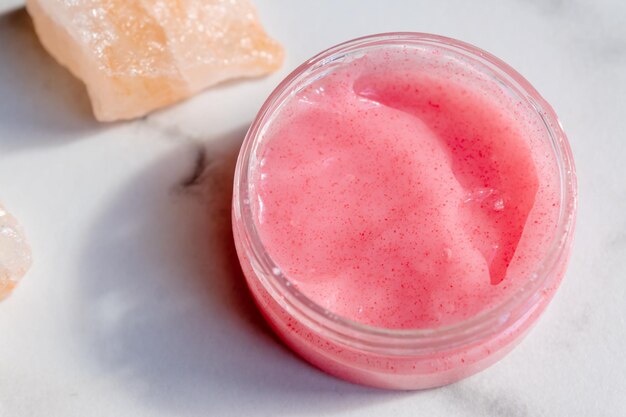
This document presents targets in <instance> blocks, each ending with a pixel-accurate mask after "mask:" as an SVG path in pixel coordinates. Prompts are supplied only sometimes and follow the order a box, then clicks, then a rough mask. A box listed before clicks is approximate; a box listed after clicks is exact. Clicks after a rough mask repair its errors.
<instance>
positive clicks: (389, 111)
mask: <svg viewBox="0 0 626 417" xmlns="http://www.w3.org/2000/svg"><path fill="white" fill-rule="evenodd" d="M419 58H420V54H419V51H416V50H414V49H405V50H395V51H386V52H377V53H372V54H369V55H368V56H367V57H366V58H361V59H357V60H355V61H354V62H352V63H351V64H349V65H347V66H346V67H343V68H341V69H338V70H336V71H335V72H333V73H331V74H329V75H328V76H326V77H324V78H322V79H320V80H318V81H316V82H314V83H312V84H311V85H309V86H308V87H307V88H306V89H304V90H302V91H300V92H299V93H298V94H297V95H296V97H294V98H293V99H292V100H291V101H290V102H289V104H288V105H287V106H286V107H285V108H284V109H283V110H282V112H281V113H280V115H279V116H278V117H277V118H276V120H275V121H274V122H273V123H272V124H271V125H270V126H269V128H268V130H267V132H266V133H265V135H264V137H263V140H264V143H265V146H264V148H263V149H262V150H261V154H260V156H261V158H262V159H261V167H260V168H259V170H258V174H257V178H256V181H255V182H256V193H257V195H256V199H255V201H256V204H257V206H256V213H257V222H258V225H257V227H258V230H259V234H260V237H261V240H262V241H263V243H264V245H265V248H266V250H267V252H268V253H269V255H270V256H271V257H272V259H273V260H274V261H275V262H276V264H277V265H278V266H279V268H280V269H281V270H282V271H283V273H284V274H285V275H286V276H287V277H288V278H289V279H290V280H291V281H292V282H293V284H294V285H296V286H297V288H299V289H300V291H302V292H303V293H304V294H305V295H307V296H308V297H309V298H311V299H312V300H313V301H315V302H317V303H319V304H320V305H322V306H324V308H326V309H328V310H330V311H332V312H333V313H335V314H338V315H340V316H343V317H347V318H349V319H352V320H354V321H358V322H360V323H363V324H369V325H372V326H379V327H386V328H402V329H410V328H432V327H438V326H444V325H448V324H453V323H455V322H457V321H460V320H464V319H467V318H469V317H472V316H474V315H476V314H477V313H479V312H480V311H483V310H486V309H489V308H491V307H493V306H494V305H495V304H497V303H498V301H499V300H501V299H502V298H503V297H505V296H506V295H507V294H508V293H510V292H512V291H515V290H516V289H518V288H519V286H520V284H523V282H519V280H520V279H521V278H522V277H523V276H528V274H526V275H524V274H522V275H520V274H509V273H508V271H509V269H511V270H516V271H523V272H527V273H530V272H532V269H533V268H534V267H535V265H536V264H537V262H538V261H539V260H540V257H541V256H542V255H543V251H537V250H536V249H533V248H537V247H538V246H539V247H541V246H544V245H545V242H548V241H549V239H550V238H551V237H552V235H553V234H554V231H555V228H556V224H557V220H558V215H559V193H558V192H559V183H558V181H559V178H558V168H557V165H556V162H555V160H554V156H553V154H552V152H551V149H550V148H549V147H550V145H549V143H548V142H546V141H545V140H544V138H543V135H545V133H544V132H543V126H541V121H540V120H537V119H536V118H533V117H532V115H529V114H528V113H529V111H528V109H524V108H522V107H521V106H520V105H519V104H518V103H516V102H515V101H513V100H509V99H507V97H505V96H504V95H502V93H500V94H498V91H491V93H492V94H485V91H484V90H483V89H481V88H480V83H481V81H482V82H484V80H482V79H481V77H480V75H479V74H472V72H471V71H468V70H467V69H463V68H450V67H449V66H442V67H439V66H438V65H436V63H435V64H432V63H431V64H430V67H429V68H428V71H424V70H421V71H414V70H412V69H413V68H415V65H416V62H415V61H416V60H418V61H419ZM461 71H462V72H461ZM461 75H462V76H463V77H464V78H465V79H464V80H463V82H462V83H461V81H460V80H459V79H458V78H459V77H460V76H461ZM531 211H532V213H531ZM522 239H524V240H525V242H521V240H522Z"/></svg>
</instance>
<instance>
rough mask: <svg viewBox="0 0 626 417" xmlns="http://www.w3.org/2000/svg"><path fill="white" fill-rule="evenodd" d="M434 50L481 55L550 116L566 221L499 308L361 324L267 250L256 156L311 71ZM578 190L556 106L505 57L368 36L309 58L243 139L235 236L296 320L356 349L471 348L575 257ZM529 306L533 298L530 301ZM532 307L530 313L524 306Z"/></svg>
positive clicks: (417, 38) (399, 36) (443, 42)
mask: <svg viewBox="0 0 626 417" xmlns="http://www.w3.org/2000/svg"><path fill="white" fill-rule="evenodd" d="M398 44H403V45H432V46H437V47H442V48H448V49H450V50H453V51H454V52H456V53H461V54H463V55H464V56H467V57H470V58H474V59H477V60H479V61H480V63H481V64H483V65H486V66H487V67H488V68H489V69H490V70H492V71H494V72H495V73H497V74H498V76H501V77H502V78H505V79H506V80H507V81H508V82H509V83H510V86H512V87H515V88H516V89H517V90H518V92H519V93H520V94H521V96H522V97H523V98H525V99H526V100H528V101H529V103H530V104H531V105H532V106H533V108H534V109H535V110H536V111H537V113H538V115H539V116H540V117H541V118H542V120H543V122H544V124H545V127H546V130H547V133H548V136H549V139H550V140H551V141H552V145H553V149H554V150H555V154H556V155H555V157H556V160H557V163H558V165H559V171H560V187H561V201H560V203H561V206H560V213H559V221H558V224H557V228H556V231H555V233H554V236H553V239H552V241H551V243H550V246H549V250H548V251H547V253H546V255H545V256H544V258H543V259H542V260H541V261H540V262H539V263H538V266H537V269H536V270H535V273H534V274H532V275H535V279H531V277H529V279H528V281H529V282H528V283H527V284H526V285H525V286H524V287H523V288H522V289H521V290H520V291H519V292H518V293H516V294H514V295H512V296H511V297H509V298H508V299H506V300H505V301H503V302H502V303H500V304H499V305H498V306H497V307H495V308H493V309H491V310H488V311H484V312H481V313H479V314H477V315H476V316H473V317H471V318H469V319H467V320H464V321H460V322H458V323H454V324H452V325H449V326H443V327H439V328H428V329H389V328H383V327H375V326H369V325H366V324H362V323H358V322H356V321H353V320H350V319H348V318H345V317H341V316H338V315H335V314H333V313H332V312H331V311H328V310H326V309H324V308H323V307H322V306H320V305H319V304H317V303H315V302H314V301H312V300H311V299H310V298H308V297H307V296H306V295H305V294H303V293H302V292H300V291H299V290H298V289H297V288H296V286H294V285H292V283H291V282H290V281H289V279H288V278H287V277H286V276H284V275H283V274H282V272H280V269H279V267H278V266H277V265H276V264H275V263H274V262H273V260H272V259H271V258H270V256H269V255H268V254H267V252H266V251H265V249H264V246H263V243H262V241H261V239H260V237H259V234H258V231H257V229H256V224H255V222H254V219H253V214H252V211H251V210H250V209H249V205H247V204H245V201H249V185H250V184H249V182H248V180H249V173H250V172H249V171H250V168H251V165H250V162H251V153H252V151H253V149H254V148H255V145H256V143H257V141H258V139H259V138H260V136H261V133H262V128H263V126H264V125H265V124H266V122H267V121H268V118H269V116H270V115H271V113H272V110H273V108H272V107H273V106H275V105H276V104H278V103H281V102H282V100H284V99H285V98H287V97H288V95H287V94H286V93H288V92H289V90H290V88H292V87H293V86H294V85H295V83H296V81H298V80H299V79H300V78H299V77H301V76H303V75H305V74H306V73H307V71H311V70H313V69H316V68H319V67H320V66H324V65H327V64H328V63H329V62H333V61H334V60H336V59H339V58H341V57H343V55H344V54H347V53H354V52H358V51H360V50H362V49H365V48H368V47H372V46H383V47H384V46H386V45H387V46H392V45H398ZM576 194H577V185H576V176H575V169H574V163H573V159H572V153H571V149H570V147H569V143H568V141H567V137H566V135H565V133H564V131H563V129H562V126H561V124H560V122H559V121H558V118H557V116H556V113H555V112H554V110H553V109H552V107H551V106H550V105H549V104H548V103H547V102H546V101H545V100H544V99H543V98H542V97H541V96H540V95H539V93H538V92H537V91H536V90H535V89H534V87H532V85H531V84H530V83H529V82H528V81H527V80H526V79H525V78H524V77H522V76H521V75H520V74H519V73H518V72H517V71H515V70H514V69H513V68H511V67H510V66H509V65H508V64H506V63H504V62H503V61H501V60H500V59H498V58H497V57H495V56H493V55H491V54H489V53H488V52H485V51H483V50H481V49H479V48H477V47H475V46H473V45H470V44H467V43H464V42H461V41H458V40H455V39H451V38H446V37H443V36H438V35H432V34H426V33H418V32H393V33H382V34H376V35H370V36H365V37H361V38H357V39H353V40H350V41H347V42H344V43H341V44H339V45H336V46H334V47H331V48H329V49H327V50H325V51H323V52H321V53H320V54H318V55H316V56H314V57H313V58H311V59H309V60H308V61H306V62H305V63H303V64H302V65H300V66H299V67H298V68H296V69H295V70H294V71H293V72H292V73H291V74H289V75H288V76H287V77H286V78H285V79H284V80H283V81H282V82H281V83H280V84H279V85H278V86H277V87H276V89H275V90H274V91H273V92H272V93H271V94H270V96H269V97H268V99H267V100H266V101H265V103H264V104H263V106H262V107H261V109H260V111H259V113H258V114H257V116H256V118H255V120H254V122H253V123H252V125H251V127H250V129H249V130H248V133H247V135H246V138H245V140H244V142H243V145H242V148H241V152H240V154H239V158H238V160H237V167H236V171H235V179H234V193H233V213H234V216H235V219H237V220H238V221H237V222H235V224H234V231H235V233H236V234H239V236H236V238H242V237H246V240H245V242H244V245H243V246H245V249H246V252H247V253H246V256H248V257H250V263H251V265H252V268H253V270H254V272H255V274H256V275H257V278H258V279H259V280H260V281H261V283H262V284H263V286H264V287H265V288H266V289H267V290H268V292H269V293H270V294H271V295H272V297H273V298H274V299H275V301H276V302H278V303H279V304H280V305H281V306H282V307H283V308H286V309H287V311H289V312H290V313H291V314H292V315H294V316H296V318H297V319H298V320H300V321H302V322H303V323H304V324H306V325H308V326H309V327H310V328H313V329H315V330H317V331H322V332H324V333H325V334H326V335H327V336H329V337H334V338H335V339H336V340H338V341H340V342H342V343H344V344H346V345H348V346H353V347H357V348H361V349H367V350H379V349H380V348H385V349H387V352H389V349H393V350H396V351H398V352H400V353H402V354H405V353H407V352H412V353H417V352H420V351H423V350H424V349H428V350H432V349H438V348H442V347H451V346H453V345H457V344H464V343H467V342H468V341H470V340H477V339H479V338H481V337H488V336H489V335H492V334H495V333H497V332H499V331H501V330H502V328H503V327H507V326H508V325H510V324H511V323H513V322H515V321H516V320H517V319H518V318H519V317H514V315H512V313H511V312H513V311H517V310H520V311H518V313H517V315H518V316H523V315H524V313H525V312H526V311H527V310H528V309H529V308H531V307H532V300H531V298H532V296H533V294H535V293H536V292H537V291H538V290H540V289H541V288H545V286H546V284H547V282H546V281H547V280H548V279H549V278H550V277H552V276H553V275H554V273H555V271H554V270H555V268H557V267H558V265H559V264H560V261H561V260H562V259H561V258H562V257H563V256H567V251H568V250H569V246H570V245H571V241H572V237H573V231H574V223H575V213H576V204H577V201H576V200H577V196H576ZM529 301H531V302H530V303H529ZM524 305H526V307H525V308H520V307H523V306H524Z"/></svg>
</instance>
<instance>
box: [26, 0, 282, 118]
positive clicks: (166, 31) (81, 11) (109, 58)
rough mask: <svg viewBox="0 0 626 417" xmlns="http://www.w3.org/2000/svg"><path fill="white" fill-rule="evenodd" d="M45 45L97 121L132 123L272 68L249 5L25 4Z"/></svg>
mask: <svg viewBox="0 0 626 417" xmlns="http://www.w3.org/2000/svg"><path fill="white" fill-rule="evenodd" d="M26 3H27V9H28V12H29V13H30V15H31V17H32V18H33V22H34V24H35V29H36V31H37V34H38V35H39V38H40V40H41V42H42V44H43V45H44V47H45V48H46V49H47V50H48V52H50V54H51V55H52V56H54V57H55V58H56V59H57V61H59V62H60V63H61V64H62V65H64V66H66V67H67V68H68V69H69V70H70V71H71V72H72V73H73V74H74V75H75V76H77V77H78V78H80V79H81V80H82V81H83V82H84V83H85V84H86V86H87V91H88V93H89V97H90V98H91V103H92V106H93V110H94V113H95V116H96V118H97V119H98V120H101V121H112V120H118V119H131V118H135V117H139V116H142V115H145V114H146V113H148V112H150V111H152V110H154V109H157V108H159V107H163V106H166V105H168V104H171V103H174V102H176V101H180V100H182V99H184V98H186V97H189V96H190V95H192V94H195V93H197V92H198V91H200V90H202V89H204V88H206V87H208V86H211V85H214V84H217V83H219V82H221V81H225V80H228V79H232V78H239V77H252V76H259V75H263V74H267V73H268V72H271V71H274V70H276V69H278V67H279V66H280V65H281V63H282V60H283V49H282V47H281V46H280V45H279V44H278V43H277V42H275V41H274V40H272V39H271V38H269V37H268V36H267V34H266V33H265V31H264V29H263V27H262V26H261V23H260V22H259V19H258V16H257V14H256V11H255V9H254V7H253V6H252V4H251V3H250V1H248V0H185V1H176V2H175V1H166V2H164V1H142V0H27V2H26Z"/></svg>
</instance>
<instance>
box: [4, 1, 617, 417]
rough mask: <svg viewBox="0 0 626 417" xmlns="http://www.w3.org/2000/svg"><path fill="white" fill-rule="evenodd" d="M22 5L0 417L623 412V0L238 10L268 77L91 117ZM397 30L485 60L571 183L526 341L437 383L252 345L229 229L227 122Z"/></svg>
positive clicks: (10, 117) (14, 73)
mask: <svg viewBox="0 0 626 417" xmlns="http://www.w3.org/2000/svg"><path fill="white" fill-rule="evenodd" d="M20 3H21V2H20V1H19V0H9V1H6V0H0V13H1V16H0V200H1V201H3V202H4V203H5V205H6V206H7V207H8V208H9V209H10V210H11V211H12V212H13V213H14V214H15V215H16V216H18V217H19V218H20V220H21V221H22V223H23V225H24V227H25V228H26V229H27V231H28V235H29V237H30V240H31V241H32V246H33V250H34V254H35V263H34V266H33V268H32V270H31V272H30V273H29V275H28V276H27V277H26V279H25V280H24V281H23V283H22V285H20V286H19V288H18V289H17V291H16V292H15V293H14V295H13V296H12V297H11V298H10V299H8V300H7V301H6V302H4V303H2V304H0V416H1V417H17V416H46V417H51V416H64V417H73V416H81V417H91V416H114V415H115V416H207V415H208V416H231V415H232V416H241V415H245V414H247V413H249V414H255V415H258V416H281V415H284V416H300V415H302V416H307V415H310V416H326V415H333V416H386V415H394V416H396V417H401V416H416V415H433V416H444V415H445V416H476V417H478V416H480V417H487V416H507V417H515V416H517V417H522V416H549V417H557V416H594V417H595V416H609V417H618V416H626V321H625V320H626V319H625V317H626V163H625V162H624V160H625V159H626V140H624V138H625V135H626V128H625V127H624V126H625V124H624V121H625V120H626V3H624V2H622V1H619V0H615V1H606V0H602V1H591V0H588V1H583V0H578V1H575V0H572V1H566V0H546V1H542V0H528V1H523V0H506V1H500V0H485V1H475V2H467V1H461V0H446V1H409V0H406V1H386V2H381V1H378V0H367V1H365V0H350V1H341V2H336V1H330V0H326V1H318V2H294V1H287V0H282V1H271V0H257V1H256V3H257V4H258V8H259V10H260V13H261V15H262V18H263V21H264V23H265V24H266V26H267V27H268V28H269V30H270V32H271V34H272V35H274V36H275V37H276V38H277V39H279V40H280V41H282V42H283V43H284V44H285V45H286V48H287V53H288V58H287V62H286V64H285V66H284V68H283V69H282V70H281V71H280V72H279V73H278V74H275V75H272V76H270V77H267V78H264V79H260V80H253V81H243V82H235V83H228V84H226V85H223V86H220V87H217V88H214V89H212V90H210V91H207V92H205V93H203V94H200V95H198V96H197V97H195V98H193V99H191V100H188V101H186V102H184V103H182V104H180V105H177V106H174V107H172V108H169V109H167V110H163V111H160V112H157V113H154V114H152V115H150V116H149V117H147V118H144V119H141V120H137V121H134V122H130V123H116V124H99V123H96V122H95V121H94V119H93V117H92V115H91V113H90V109H89V105H88V100H87V97H86V93H85V90H84V88H83V86H82V85H81V84H80V83H79V82H78V81H77V80H75V79H74V78H72V77H71V76H70V75H69V74H68V73H67V72H66V71H65V70H64V69H62V68H61V67H59V66H58V65H57V64H56V63H55V62H54V61H53V60H52V59H51V58H50V57H48V56H47V55H46V54H45V53H44V51H43V50H42V48H41V47H40V45H39V43H38V41H37V39H36V38H35V36H34V34H33V30H32V26H31V24H30V21H29V18H28V16H27V15H26V13H25V12H24V10H23V9H19V7H20ZM394 30H409V31H410V30H413V31H423V32H432V33H438V34H442V35H447V36H452V37H456V38H459V39H462V40H465V41H468V42H470V43H473V44H475V45H478V46H481V47H482V48H484V49H486V50H488V51H490V52H492V53H494V54H495V55H497V56H499V57H501V58H502V59H504V60H505V61H507V62H508V63H510V64H511V65H512V66H513V67H515V68H516V69H518V70H519V71H520V72H521V73H522V74H523V75H525V76H526V77H527V78H528V79H529V80H530V81H531V82H532V83H533V84H534V85H535V86H536V87H537V89H538V90H539V91H540V92H541V93H542V94H543V95H544V96H545V97H546V98H547V99H548V101H550V102H551V103H552V104H553V106H554V107H555V109H556V110H557V113H558V114H559V115H560V117H561V120H562V122H563V124H564V126H565V128H566V130H567V132H568V134H569V137H570V140H571V144H572V148H573V151H574V155H575V159H576V163H577V168H578V175H579V182H580V208H579V221H578V226H577V236H576V241H575V246H574V251H573V256H572V260H571V263H570V267H569V270H568V272H567V275H566V278H565V280H564V282H563V285H562V287H561V289H560V290H559V292H558V293H557V296H556V298H555V299H554V301H553V303H552V304H551V306H550V307H549V309H548V311H547V312H546V313H545V315H544V316H543V317H542V319H541V320H540V322H539V324H538V325H537V326H536V327H535V329H534V330H533V331H532V332H531V334H530V335H529V336H528V337H527V338H526V340H525V341H524V342H523V343H522V344H521V345H520V346H519V347H518V348H517V349H516V350H515V351H514V352H513V353H511V354H510V355H509V356H508V357H506V358H505V359H504V360H502V361H501V362H500V363H498V364H496V365H495V366H493V367H491V368H489V369H487V370H485V371H484V372H482V373H480V374H478V375H476V376H474V377H471V378H469V379H467V380H464V381H462V382H459V383H456V384H453V385H451V386H448V387H444V388H441V389H435V390H429V391H424V392H408V393H407V392H384V391H379V390H374V389H368V388H363V387H359V386H355V385H351V384H348V383H344V382H342V381H339V380H336V379H334V378H332V377H329V376H327V375H325V374H323V373H322V372H320V371H318V370H316V369H314V368H312V367H310V366H309V365H307V364H306V363H304V362H302V361H301V360H300V359H298V358H297V357H295V356H294V355H293V354H291V353H290V351H289V350H287V349H286V348H285V347H283V346H282V345H281V344H280V343H279V342H277V340H276V339H275V338H274V337H273V336H272V334H271V333H270V332H269V331H268V328H267V327H266V326H265V325H264V323H263V321H262V320H261V319H260V317H259V314H258V313H257V311H256V310H255V308H254V306H253V305H252V303H251V299H250V297H249V295H248V294H247V292H246V289H245V286H244V284H243V281H242V278H241V275H240V272H239V269H238V264H237V261H236V259H235V256H234V250H233V244H232V238H231V234H230V230H229V224H228V215H229V209H230V201H229V199H230V194H231V179H232V172H233V166H234V161H235V157H236V154H237V152H238V148H239V146H240V143H241V140H242V138H243V136H244V134H245V131H246V128H247V126H248V125H249V123H250V122H251V120H252V118H253V117H254V115H255V113H256V111H257V110H258V109H259V107H260V105H261V103H262V102H263V100H264V99H265V97H266V96H267V95H268V94H269V92H270V91H271V90H272V88H273V87H274V86H275V85H276V84H277V83H278V82H279V81H280V80H281V79H282V78H283V77H284V76H285V75H286V74H287V73H288V72H289V71H290V70H292V69H293V68H294V67H295V66H296V65H298V64H299V63H300V62H302V61H303V60H305V59H306V58H308V57H309V56H311V55H313V54H314V53H316V52H318V51H320V50H322V49H324V48H326V47H328V46H330V45H332V44H335V43H337V42H340V41H343V40H347V39H350V38H353V37H356V36H360V35H364V34H369V33H375V32H383V31H394Z"/></svg>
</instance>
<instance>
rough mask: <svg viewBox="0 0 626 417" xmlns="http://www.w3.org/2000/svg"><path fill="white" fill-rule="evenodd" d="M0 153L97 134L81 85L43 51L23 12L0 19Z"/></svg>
mask: <svg viewBox="0 0 626 417" xmlns="http://www.w3.org/2000/svg"><path fill="white" fill-rule="evenodd" d="M0 48H1V49H0V50H1V51H2V59H1V60H0V92H1V95H0V126H2V131H3V132H2V133H3V134H2V136H0V152H2V153H4V152H10V151H13V150H18V149H24V148H30V147H39V146H57V145H63V144H67V143H70V142H71V141H72V140H75V139H78V138H80V137H81V136H84V135H85V133H87V132H89V131H92V130H97V129H102V128H103V127H104V126H105V125H102V124H99V123H98V122H97V121H96V120H95V119H94V117H93V115H92V113H91V107H90V103H89V98H88V96H87V91H86V89H85V87H84V85H83V84H82V83H81V82H80V81H79V80H77V79H76V78H75V77H73V76H72V75H71V74H70V73H69V71H67V70H66V69H65V68H63V67H61V66H60V65H59V64H58V63H57V62H56V61H55V60H54V59H53V58H52V57H51V56H50V55H48V53H47V52H46V51H45V50H44V49H43V47H42V46H41V44H40V43H39V40H38V39H37V36H36V35H35V30H34V28H33V25H32V22H31V20H30V17H29V16H28V14H27V13H26V10H25V9H20V10H17V11H13V12H9V13H7V14H4V15H0Z"/></svg>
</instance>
